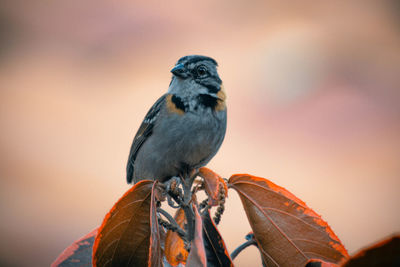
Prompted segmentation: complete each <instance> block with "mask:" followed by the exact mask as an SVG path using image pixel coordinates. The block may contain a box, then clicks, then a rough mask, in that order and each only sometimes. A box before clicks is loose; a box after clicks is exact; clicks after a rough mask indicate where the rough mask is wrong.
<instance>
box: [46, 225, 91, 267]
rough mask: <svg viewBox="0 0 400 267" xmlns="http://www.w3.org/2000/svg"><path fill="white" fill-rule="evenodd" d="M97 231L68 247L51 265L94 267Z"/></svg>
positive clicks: (60, 266)
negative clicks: (93, 251)
mask: <svg viewBox="0 0 400 267" xmlns="http://www.w3.org/2000/svg"><path fill="white" fill-rule="evenodd" d="M96 234H97V229H95V230H93V231H92V232H90V233H89V234H87V235H85V236H84V237H82V238H80V239H79V240H77V241H75V242H74V243H72V245H70V246H69V247H67V248H66V249H65V250H64V251H63V252H62V253H61V254H60V255H59V256H58V257H57V259H56V260H55V261H54V262H53V263H52V264H51V267H72V266H77V265H79V266H81V267H84V266H87V267H90V266H92V248H93V243H94V238H95V236H96Z"/></svg>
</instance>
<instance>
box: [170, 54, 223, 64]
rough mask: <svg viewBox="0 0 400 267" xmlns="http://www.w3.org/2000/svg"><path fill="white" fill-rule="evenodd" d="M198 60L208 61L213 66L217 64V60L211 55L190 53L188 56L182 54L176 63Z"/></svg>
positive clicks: (188, 62) (190, 62)
mask: <svg viewBox="0 0 400 267" xmlns="http://www.w3.org/2000/svg"><path fill="white" fill-rule="evenodd" d="M199 61H210V62H211V63H213V64H214V65H215V66H218V63H217V61H215V59H213V58H211V57H206V56H199V55H190V56H184V57H182V58H180V59H179V60H178V62H177V63H176V64H185V65H186V64H192V63H196V62H199Z"/></svg>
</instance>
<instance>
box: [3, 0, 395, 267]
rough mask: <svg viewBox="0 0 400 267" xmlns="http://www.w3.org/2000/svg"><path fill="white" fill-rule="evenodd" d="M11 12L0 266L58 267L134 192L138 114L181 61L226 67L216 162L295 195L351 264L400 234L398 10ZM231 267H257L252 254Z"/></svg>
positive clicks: (101, 7)
mask: <svg viewBox="0 0 400 267" xmlns="http://www.w3.org/2000/svg"><path fill="white" fill-rule="evenodd" d="M143 2H144V1H143ZM193 2H194V1H193ZM317 2H318V3H317ZM1 5H2V7H1V9H0V34H1V36H0V86H1V89H0V125H1V126H0V156H1V160H0V179H1V180H0V212H1V221H0V236H1V238H0V266H48V265H49V264H50V263H51V262H52V260H53V259H55V257H56V256H57V255H58V253H59V252H61V251H62V250H63V249H64V248H65V247H66V246H68V245H69V244H70V243H71V242H73V241H74V240H75V239H77V238H79V237H80V236H82V235H84V234H86V233H88V232H89V231H91V230H92V229H93V228H95V227H96V226H98V225H99V224H100V223H101V221H102V219H103V216H104V214H105V213H106V212H107V211H108V210H109V208H110V207H111V206H112V205H113V203H114V201H115V200H117V199H118V198H119V197H120V196H121V195H122V194H123V193H124V192H125V191H126V190H127V189H128V188H129V186H128V185H127V184H126V183H125V162H126V159H127V156H128V152H129V147H130V145H131V140H132V138H133V136H134V134H135V132H136V130H137V128H138V126H139V124H140V122H141V120H142V118H143V117H144V115H145V113H146V112H147V110H148V108H150V106H151V105H152V104H153V102H154V101H155V100H156V99H157V98H158V97H159V96H160V95H161V94H162V93H164V92H165V91H166V89H167V87H168V84H169V80H170V77H171V74H170V73H169V70H170V69H171V67H172V66H173V65H174V63H175V61H176V60H177V59H178V58H179V57H181V56H183V55H187V54H204V55H209V56H212V57H214V58H215V59H217V61H218V62H219V63H220V67H219V71H220V75H221V77H222V79H223V80H224V83H225V88H226V91H227V94H228V106H229V121H228V131H227V135H226V138H225V142H224V144H223V146H222V147H221V149H220V151H219V153H218V154H217V156H216V157H215V158H214V159H213V160H212V162H211V163H210V164H209V167H211V168H212V169H214V170H215V171H217V172H218V173H220V174H221V175H223V176H224V177H229V176H230V175H231V174H233V173H242V172H247V173H251V174H254V175H258V176H262V177H267V178H270V179H271V180H272V181H273V182H275V183H277V184H279V185H281V186H283V187H285V188H287V189H289V190H290V191H291V192H292V193H294V194H295V195H297V196H298V197H299V198H301V199H303V200H304V201H305V202H306V203H307V204H308V205H309V206H311V207H312V208H314V209H315V210H316V211H317V212H318V213H320V214H321V215H322V216H323V218H324V219H325V220H327V221H328V222H329V224H330V225H331V226H332V228H333V229H334V231H335V232H336V233H337V235H338V236H339V237H340V238H341V240H342V241H343V243H344V244H345V245H346V247H347V248H348V250H349V251H350V252H351V253H352V252H355V251H356V250H358V249H359V248H361V247H362V246H364V245H366V244H369V243H370V242H374V241H376V240H378V239H380V238H382V237H385V236H387V235H389V234H391V233H393V232H396V231H400V215H399V214H400V213H399V204H400V194H399V193H398V192H399V188H400V182H399V175H400V160H399V158H400V138H399V135H400V124H399V122H400V104H399V103H400V102H399V101H400V91H399V89H400V88H399V85H400V71H399V70H400V12H399V10H400V8H399V4H398V1H396V0H393V1H313V2H311V1H287V2H286V3H285V4H284V3H281V1H259V2H258V1H253V2H250V1H242V2H240V1H228V0H226V1H201V2H200V1H197V2H196V3H192V1H180V2H175V1H157V2H153V3H149V1H148V2H147V4H143V3H135V2H134V1H105V0H101V1H100V0H96V1H94V0H93V1H78V0H73V1H71V0H68V1H67V0H64V1H44V0H42V1H16V0H13V1H11V0H10V1H8V2H7V1H2V3H1ZM240 205H241V204H240V202H239V200H238V197H237V195H236V193H235V192H231V194H230V197H229V199H228V202H227V209H226V214H225V215H224V217H223V218H222V222H221V231H222V234H223V236H224V237H225V239H226V242H227V244H228V248H229V250H230V251H232V249H233V248H235V247H236V246H237V245H239V244H240V243H242V242H243V241H244V235H245V234H246V233H247V232H248V231H249V230H250V228H249V226H248V224H247V222H246V217H245V214H244V212H243V211H242V209H241V207H240ZM235 263H236V264H237V266H257V265H258V264H259V256H258V255H257V251H256V250H255V249H254V248H253V249H250V250H248V251H246V252H244V253H243V254H241V255H240V256H239V257H238V258H237V260H236V261H235Z"/></svg>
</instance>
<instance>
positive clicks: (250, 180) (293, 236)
mask: <svg viewBox="0 0 400 267" xmlns="http://www.w3.org/2000/svg"><path fill="white" fill-rule="evenodd" d="M228 184H229V187H232V188H233V189H235V190H236V191H237V192H238V194H239V196H240V199H241V200H242V203H243V206H244V209H245V211H246V215H247V218H248V220H249V223H250V226H251V228H252V230H253V232H254V235H255V238H256V241H257V243H258V247H259V249H260V252H261V254H262V256H263V258H264V261H265V263H266V265H267V266H304V265H305V264H306V263H307V261H308V260H310V259H321V260H324V261H328V262H333V263H337V262H339V261H340V260H342V259H343V258H346V257H348V254H347V251H346V249H345V248H344V246H343V245H342V244H341V242H340V240H339V239H338V238H337V236H336V235H335V234H334V233H333V231H332V230H331V228H330V227H329V226H328V224H327V223H326V222H325V221H323V220H322V219H321V217H320V216H319V215H318V214H316V213H315V212H314V211H313V210H312V209H310V208H308V207H307V206H306V204H305V203H304V202H303V201H301V200H300V199H298V198H297V197H295V196H294V195H293V194H291V193H290V192H289V191H287V190H286V189H284V188H282V187H280V186H277V185H275V184H274V183H272V182H270V181H268V180H266V179H263V178H259V177H254V176H251V175H247V174H239V175H233V176H232V177H231V178H230V179H229V183H228Z"/></svg>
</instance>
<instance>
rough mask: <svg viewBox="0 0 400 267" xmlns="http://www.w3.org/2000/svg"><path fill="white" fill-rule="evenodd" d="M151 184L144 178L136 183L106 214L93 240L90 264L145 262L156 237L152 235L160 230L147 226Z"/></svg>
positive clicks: (150, 224)
mask: <svg viewBox="0 0 400 267" xmlns="http://www.w3.org/2000/svg"><path fill="white" fill-rule="evenodd" d="M154 185H155V183H154V181H147V180H143V181H141V182H139V183H137V184H135V186H133V187H132V188H131V189H130V190H128V191H127V192H126V193H125V194H124V196H122V197H121V199H120V200H118V202H117V203H116V204H115V205H114V207H113V208H112V209H111V210H110V212H109V213H108V214H107V215H106V217H105V218H104V221H103V223H102V225H101V226H100V228H99V231H98V235H97V237H96V240H95V243H94V247H93V266H97V267H100V266H107V267H110V266H129V265H132V263H135V266H148V263H149V248H150V245H152V246H153V245H154V242H155V241H154V240H155V239H157V237H154V236H151V235H157V234H159V233H157V232H156V233H152V232H151V230H150V227H152V226H154V222H150V212H151V211H150V208H151V206H152V204H153V203H152V191H154V188H153V186H154ZM153 205H154V204H153ZM152 215H153V216H154V213H153V212H152ZM150 239H151V240H152V241H151V242H150ZM152 249H153V248H152Z"/></svg>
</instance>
